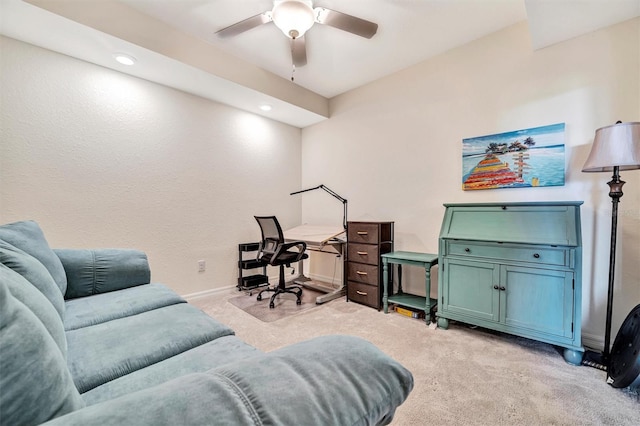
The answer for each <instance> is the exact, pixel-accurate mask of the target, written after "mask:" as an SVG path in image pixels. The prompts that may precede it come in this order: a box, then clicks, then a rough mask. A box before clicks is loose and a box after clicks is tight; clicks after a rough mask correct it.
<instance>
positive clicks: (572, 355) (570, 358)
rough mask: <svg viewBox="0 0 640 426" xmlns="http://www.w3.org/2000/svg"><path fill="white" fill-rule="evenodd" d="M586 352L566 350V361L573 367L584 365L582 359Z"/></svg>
mask: <svg viewBox="0 0 640 426" xmlns="http://www.w3.org/2000/svg"><path fill="white" fill-rule="evenodd" d="M583 355H584V352H582V351H577V350H575V349H565V350H564V360H565V361H567V362H568V363H569V364H571V365H582V357H583Z"/></svg>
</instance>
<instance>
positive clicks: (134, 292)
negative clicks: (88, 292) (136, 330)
mask: <svg viewBox="0 0 640 426" xmlns="http://www.w3.org/2000/svg"><path fill="white" fill-rule="evenodd" d="M176 303H186V301H185V300H184V299H183V298H182V297H180V296H178V294H176V292H174V291H173V290H171V289H170V288H168V287H167V286H165V285H162V284H143V285H140V286H136V287H131V288H126V289H124V290H120V291H112V292H109V293H104V294H96V295H95V296H91V297H81V298H79V299H71V300H67V301H66V302H65V307H66V310H65V316H64V328H65V330H67V331H70V330H75V329H77V328H82V327H87V326H90V325H96V324H100V323H103V322H107V321H111V320H114V319H118V318H124V317H128V316H132V315H137V314H140V313H142V312H146V311H150V310H153V309H157V308H161V307H163V306H169V305H175V304H176Z"/></svg>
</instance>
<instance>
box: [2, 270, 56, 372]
mask: <svg viewBox="0 0 640 426" xmlns="http://www.w3.org/2000/svg"><path fill="white" fill-rule="evenodd" d="M0 282H3V283H6V285H7V288H8V289H9V291H10V292H11V294H12V295H13V297H15V298H16V299H18V300H19V301H20V302H21V303H22V304H24V305H25V306H26V307H27V308H28V309H29V310H30V311H31V312H32V313H33V314H34V315H35V316H36V318H37V319H38V320H40V322H41V323H42V325H43V326H44V328H45V329H46V330H47V331H48V332H49V335H50V336H51V338H52V339H53V341H54V342H55V344H56V345H57V346H58V348H59V349H60V353H61V354H62V357H63V358H65V359H66V358H67V338H66V335H65V332H64V327H63V325H62V320H61V319H60V317H59V316H58V313H57V312H56V310H55V309H53V306H51V303H49V301H48V300H47V298H46V297H44V296H43V294H42V293H40V292H39V291H38V290H37V289H36V288H35V287H34V286H32V285H31V283H29V282H28V281H27V280H26V279H25V278H24V277H23V276H22V275H20V274H18V273H17V272H16V271H14V270H12V269H10V268H8V267H6V266H5V265H3V264H0Z"/></svg>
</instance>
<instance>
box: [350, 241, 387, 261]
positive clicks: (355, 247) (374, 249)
mask: <svg viewBox="0 0 640 426" xmlns="http://www.w3.org/2000/svg"><path fill="white" fill-rule="evenodd" d="M347 259H349V260H350V261H353V262H360V263H368V264H369V265H379V262H380V246H378V245H374V244H352V243H349V245H348V247H347Z"/></svg>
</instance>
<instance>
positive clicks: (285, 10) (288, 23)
mask: <svg viewBox="0 0 640 426" xmlns="http://www.w3.org/2000/svg"><path fill="white" fill-rule="evenodd" d="M272 19H273V23H274V24H276V26H277V27H278V28H280V30H281V31H282V32H283V33H284V35H286V36H287V37H289V38H293V39H296V38H299V37H302V36H303V35H304V33H306V32H307V30H308V29H309V28H311V27H312V26H313V23H314V22H315V18H314V15H313V9H312V7H311V4H310V3H308V2H306V1H300V0H284V1H282V2H278V3H276V5H275V6H274V7H273V11H272Z"/></svg>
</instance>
